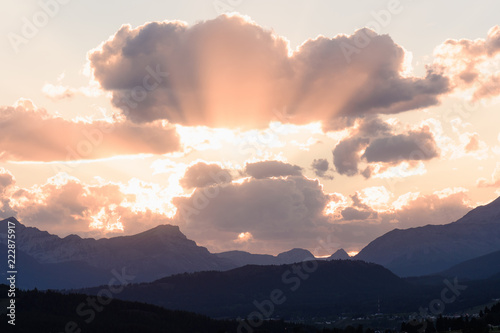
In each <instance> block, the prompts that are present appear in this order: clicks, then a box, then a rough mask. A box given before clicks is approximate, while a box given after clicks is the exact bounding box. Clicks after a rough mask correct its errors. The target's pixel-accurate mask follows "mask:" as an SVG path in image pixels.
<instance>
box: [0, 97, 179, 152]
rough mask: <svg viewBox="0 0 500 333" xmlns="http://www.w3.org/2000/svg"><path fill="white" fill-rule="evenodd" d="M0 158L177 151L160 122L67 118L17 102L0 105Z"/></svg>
mask: <svg viewBox="0 0 500 333" xmlns="http://www.w3.org/2000/svg"><path fill="white" fill-rule="evenodd" d="M0 130H1V132H2V135H1V136H0V160H4V161H5V160H13V161H69V160H80V159H96V158H104V157H111V156H116V155H128V154H164V153H169V152H173V151H176V150H179V149H180V147H179V146H180V145H179V138H178V135H177V133H176V131H175V129H173V128H169V127H164V126H163V125H162V124H161V123H151V124H145V125H137V124H134V123H132V122H130V121H114V122H109V121H104V120H97V121H92V122H84V121H78V122H77V121H69V120H65V119H63V118H60V117H56V116H53V115H51V114H49V113H48V112H47V111H46V110H44V109H41V108H36V107H35V106H34V105H33V104H32V103H31V102H30V101H28V100H21V101H20V102H19V103H17V104H16V105H15V106H13V107H0Z"/></svg>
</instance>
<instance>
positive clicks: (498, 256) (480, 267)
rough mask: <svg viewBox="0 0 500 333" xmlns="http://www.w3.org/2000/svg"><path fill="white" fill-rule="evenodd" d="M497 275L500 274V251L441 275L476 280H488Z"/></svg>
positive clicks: (452, 268) (463, 263)
mask: <svg viewBox="0 0 500 333" xmlns="http://www.w3.org/2000/svg"><path fill="white" fill-rule="evenodd" d="M496 274H500V251H495V252H493V253H489V254H487V255H484V256H481V257H478V258H474V259H470V260H467V261H464V262H462V263H460V264H458V265H455V266H453V267H451V268H449V269H447V270H446V271H444V272H442V273H441V275H444V276H451V277H454V276H456V277H458V278H461V279H474V280H481V279H487V278H490V277H493V276H494V275H496Z"/></svg>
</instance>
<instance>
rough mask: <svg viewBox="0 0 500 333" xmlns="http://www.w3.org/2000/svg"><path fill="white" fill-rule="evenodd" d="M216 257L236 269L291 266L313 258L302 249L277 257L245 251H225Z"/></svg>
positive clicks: (283, 253)
mask: <svg viewBox="0 0 500 333" xmlns="http://www.w3.org/2000/svg"><path fill="white" fill-rule="evenodd" d="M215 255H216V256H218V257H219V258H223V259H226V260H229V261H230V262H232V263H234V264H235V266H236V267H241V266H245V265H281V264H293V263H295V262H301V261H304V260H310V259H312V258H314V256H313V254H312V253H311V252H309V251H307V250H304V249H292V250H290V251H286V252H282V253H280V254H278V255H277V256H272V255H269V254H253V253H249V252H245V251H227V252H221V253H216V254H215Z"/></svg>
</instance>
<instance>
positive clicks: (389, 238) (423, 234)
mask: <svg viewBox="0 0 500 333" xmlns="http://www.w3.org/2000/svg"><path fill="white" fill-rule="evenodd" d="M498 250H500V198H498V199H496V200H495V201H493V202H491V203H490V204H488V205H486V206H481V207H477V208H475V209H473V210H472V211H470V212H469V213H467V214H466V215H465V216H464V217H463V218H461V219H460V220H458V221H456V222H454V223H450V224H446V225H427V226H424V227H419V228H411V229H406V230H399V229H395V230H393V231H390V232H388V233H387V234H385V235H383V236H381V237H379V238H377V239H375V240H374V241H372V242H371V243H370V244H368V245H367V246H366V247H365V248H364V249H363V250H362V251H361V252H360V253H359V254H358V255H357V256H356V257H355V258H356V259H359V260H365V261H367V262H374V263H377V264H380V265H383V266H385V267H387V268H389V269H390V270H391V271H393V272H394V273H396V274H398V275H400V276H418V275H428V274H432V273H437V272H442V271H444V270H446V269H448V268H450V267H451V266H453V265H456V264H458V263H460V262H463V261H465V260H469V259H473V258H476V257H479V256H482V255H485V254H488V253H491V252H494V251H498Z"/></svg>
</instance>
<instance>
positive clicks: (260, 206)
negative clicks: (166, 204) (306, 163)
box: [174, 176, 328, 253]
mask: <svg viewBox="0 0 500 333" xmlns="http://www.w3.org/2000/svg"><path fill="white" fill-rule="evenodd" d="M327 202H328V196H327V195H326V194H325V193H323V190H322V187H321V185H320V184H319V182H318V181H314V180H309V179H307V178H305V177H302V176H289V177H287V178H272V179H270V178H265V179H255V178H251V179H249V180H246V181H245V182H243V183H241V184H235V183H233V184H228V185H216V186H214V187H212V188H210V191H207V189H196V190H195V192H194V193H193V195H192V196H191V197H178V198H175V199H174V204H175V205H176V206H177V208H178V215H177V218H178V220H179V223H180V224H181V226H182V230H183V231H184V232H186V234H187V235H188V236H189V237H191V238H193V239H203V240H204V244H207V245H210V247H211V248H218V249H230V248H236V247H237V246H240V245H241V244H237V243H233V244H227V241H228V240H235V239H237V236H238V235H239V234H240V233H246V232H248V233H250V234H251V235H252V236H253V239H252V242H251V245H250V246H251V247H250V248H247V249H248V250H252V251H254V252H258V253H262V252H263V251H265V250H268V251H270V252H273V253H276V252H277V251H284V250H288V249H290V248H293V247H297V246H299V247H310V248H313V247H315V246H316V238H317V237H319V236H321V234H322V233H323V232H324V231H325V230H326V229H325V228H327V227H328V225H327V223H326V218H325V217H324V215H323V213H322V212H323V210H324V208H325V206H326V204H327Z"/></svg>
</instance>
